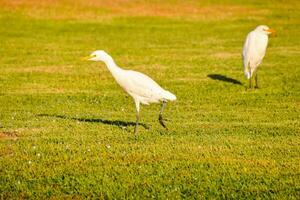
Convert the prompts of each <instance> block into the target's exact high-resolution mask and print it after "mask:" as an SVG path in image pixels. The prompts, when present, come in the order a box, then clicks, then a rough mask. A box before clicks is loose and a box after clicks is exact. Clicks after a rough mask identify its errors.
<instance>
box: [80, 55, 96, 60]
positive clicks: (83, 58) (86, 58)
mask: <svg viewBox="0 0 300 200" xmlns="http://www.w3.org/2000/svg"><path fill="white" fill-rule="evenodd" d="M94 57H95V55H89V56H85V57H82V58H81V60H90V59H91V58H94Z"/></svg>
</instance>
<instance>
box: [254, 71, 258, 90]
mask: <svg viewBox="0 0 300 200" xmlns="http://www.w3.org/2000/svg"><path fill="white" fill-rule="evenodd" d="M255 88H258V81H257V73H255Z"/></svg>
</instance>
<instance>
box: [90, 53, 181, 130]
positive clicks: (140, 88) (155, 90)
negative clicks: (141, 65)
mask: <svg viewBox="0 0 300 200" xmlns="http://www.w3.org/2000/svg"><path fill="white" fill-rule="evenodd" d="M86 59H87V60H91V61H102V62H104V63H105V64H106V66H107V68H108V70H109V71H110V73H111V74H112V76H113V77H114V79H115V80H116V81H117V83H118V84H119V85H120V86H121V87H122V88H123V89H124V90H125V91H126V92H127V93H128V94H129V95H130V96H131V97H132V98H133V100H134V102H135V107H136V125H135V128H134V133H135V134H136V133H137V127H138V124H139V120H140V104H145V105H149V104H150V103H159V102H161V103H162V106H161V110H160V113H159V117H158V120H159V122H160V124H161V125H162V126H163V127H164V128H166V129H167V127H166V126H165V124H164V121H163V116H162V113H163V110H164V108H165V106H166V103H167V101H175V100H176V96H175V95H174V94H172V93H171V92H169V91H167V90H164V89H163V88H161V87H160V86H159V85H158V84H157V83H156V82H155V81H153V80H152V79H151V78H150V77H148V76H147V75H145V74H142V73H140V72H136V71H132V70H124V69H122V68H120V67H119V66H117V65H116V63H115V62H114V60H113V59H112V57H111V56H110V55H108V54H107V53H106V52H105V51H103V50H97V51H94V52H93V53H91V54H90V55H89V56H88V57H87V58H86Z"/></svg>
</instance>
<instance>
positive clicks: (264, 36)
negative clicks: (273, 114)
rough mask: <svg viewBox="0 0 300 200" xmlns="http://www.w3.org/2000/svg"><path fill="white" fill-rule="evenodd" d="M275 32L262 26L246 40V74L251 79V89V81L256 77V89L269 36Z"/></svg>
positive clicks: (250, 84) (244, 52)
mask: <svg viewBox="0 0 300 200" xmlns="http://www.w3.org/2000/svg"><path fill="white" fill-rule="evenodd" d="M274 32H275V31H274V30H272V29H270V28H269V27H268V26H266V25H260V26H258V27H256V28H255V29H254V30H253V31H251V32H250V33H249V34H248V35H247V38H246V41H245V43H244V48H243V62H244V73H245V76H246V77H247V79H249V87H250V88H252V83H251V79H252V76H253V75H255V87H256V88H258V83H257V67H258V66H259V65H260V63H261V62H262V60H263V58H264V56H265V54H266V49H267V45H268V35H270V34H271V33H274Z"/></svg>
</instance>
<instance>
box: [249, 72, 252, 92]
mask: <svg viewBox="0 0 300 200" xmlns="http://www.w3.org/2000/svg"><path fill="white" fill-rule="evenodd" d="M249 89H252V74H251V72H250V78H249Z"/></svg>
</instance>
